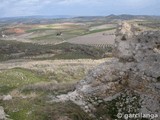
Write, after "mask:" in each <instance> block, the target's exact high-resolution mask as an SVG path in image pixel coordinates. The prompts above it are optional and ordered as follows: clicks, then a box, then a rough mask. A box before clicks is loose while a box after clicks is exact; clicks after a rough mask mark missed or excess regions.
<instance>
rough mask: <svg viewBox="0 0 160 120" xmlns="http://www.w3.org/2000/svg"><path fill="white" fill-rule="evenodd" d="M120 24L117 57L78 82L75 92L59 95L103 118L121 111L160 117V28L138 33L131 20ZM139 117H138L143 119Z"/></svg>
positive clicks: (113, 115)
mask: <svg viewBox="0 0 160 120" xmlns="http://www.w3.org/2000/svg"><path fill="white" fill-rule="evenodd" d="M119 27H120V28H118V30H117V33H116V34H117V38H116V44H115V50H114V56H115V57H114V58H112V59H110V60H108V61H106V62H105V63H103V64H101V65H99V66H98V67H97V68H95V69H93V70H92V71H91V72H90V73H89V74H88V75H87V76H86V77H85V79H84V80H81V81H80V83H78V85H77V87H76V90H75V91H74V92H70V93H69V94H68V95H61V96H59V97H57V98H58V99H59V100H62V98H67V99H65V100H72V101H73V102H75V103H76V104H78V105H80V106H81V107H82V108H83V109H84V110H85V111H86V112H88V113H91V114H92V115H93V113H94V117H95V118H96V119H100V120H108V119H109V120H113V119H118V118H119V116H117V114H118V113H120V114H122V116H120V117H123V115H124V114H130V113H132V114H133V113H134V114H139V113H142V114H154V115H155V116H154V117H155V120H158V119H159V118H158V117H157V116H160V31H157V32H152V31H148V32H142V33H140V32H139V31H138V32H139V33H138V32H136V31H135V30H137V29H135V27H134V26H132V25H130V24H128V23H123V24H122V25H120V26H119ZM135 33H136V34H135ZM137 33H138V34H137ZM124 36H125V39H124V38H123V37H124ZM122 38H123V39H122ZM73 93H74V94H73ZM63 100H64V99H63ZM77 101H79V102H77ZM156 115H157V116H156ZM140 117H141V118H142V116H139V118H136V119H137V120H140V119H141V118H140ZM150 117H151V116H148V117H146V119H151V118H150ZM152 117H153V115H152ZM121 119H122V118H120V120H121ZM123 119H126V118H123Z"/></svg>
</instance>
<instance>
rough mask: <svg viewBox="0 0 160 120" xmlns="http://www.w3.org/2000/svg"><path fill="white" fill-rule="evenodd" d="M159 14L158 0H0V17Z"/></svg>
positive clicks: (159, 4)
mask: <svg viewBox="0 0 160 120" xmlns="http://www.w3.org/2000/svg"><path fill="white" fill-rule="evenodd" d="M110 14H115V15H119V14H132V15H160V0H0V17H16V16H33V15H44V16H53V15H71V16H107V15H110Z"/></svg>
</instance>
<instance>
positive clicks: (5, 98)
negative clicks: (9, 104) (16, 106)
mask: <svg viewBox="0 0 160 120" xmlns="http://www.w3.org/2000/svg"><path fill="white" fill-rule="evenodd" d="M3 100H4V101H7V100H12V96H11V95H6V96H3Z"/></svg>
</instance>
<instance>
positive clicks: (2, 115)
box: [0, 106, 6, 120]
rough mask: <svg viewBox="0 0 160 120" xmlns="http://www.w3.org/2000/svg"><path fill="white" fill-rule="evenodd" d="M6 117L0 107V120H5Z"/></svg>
mask: <svg viewBox="0 0 160 120" xmlns="http://www.w3.org/2000/svg"><path fill="white" fill-rule="evenodd" d="M5 119H6V116H5V112H4V109H3V107H1V106H0V120H5Z"/></svg>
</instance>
